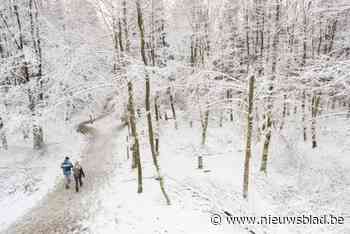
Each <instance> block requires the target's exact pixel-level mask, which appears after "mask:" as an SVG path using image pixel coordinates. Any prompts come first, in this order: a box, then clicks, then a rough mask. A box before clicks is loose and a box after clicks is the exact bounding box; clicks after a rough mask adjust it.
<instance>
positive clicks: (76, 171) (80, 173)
mask: <svg viewBox="0 0 350 234" xmlns="http://www.w3.org/2000/svg"><path fill="white" fill-rule="evenodd" d="M73 175H74V181H75V191H76V192H79V187H82V186H83V180H82V178H83V177H84V178H85V173H84V170H83V168H82V167H81V165H80V163H79V161H76V162H75V164H74V168H73Z"/></svg>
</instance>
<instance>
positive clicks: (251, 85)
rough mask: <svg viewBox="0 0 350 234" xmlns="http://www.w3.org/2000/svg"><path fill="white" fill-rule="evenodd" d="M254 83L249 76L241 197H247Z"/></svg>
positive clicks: (252, 77)
mask: <svg viewBox="0 0 350 234" xmlns="http://www.w3.org/2000/svg"><path fill="white" fill-rule="evenodd" d="M254 83H255V77H254V76H251V77H249V93H248V114H247V131H246V132H247V133H246V147H245V161H244V177H243V198H246V199H247V198H248V187H249V174H250V172H249V171H250V158H251V154H252V153H251V144H252V130H253V105H254Z"/></svg>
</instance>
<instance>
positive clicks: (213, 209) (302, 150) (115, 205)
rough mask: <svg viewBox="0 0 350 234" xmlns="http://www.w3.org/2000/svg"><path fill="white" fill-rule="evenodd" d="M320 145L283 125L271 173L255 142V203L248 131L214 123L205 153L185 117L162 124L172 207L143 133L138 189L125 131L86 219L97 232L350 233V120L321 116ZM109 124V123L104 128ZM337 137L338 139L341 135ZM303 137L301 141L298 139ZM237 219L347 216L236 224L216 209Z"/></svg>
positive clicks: (277, 136)
mask: <svg viewBox="0 0 350 234" xmlns="http://www.w3.org/2000/svg"><path fill="white" fill-rule="evenodd" d="M320 123H321V124H320V125H321V126H322V127H320V128H319V138H320V140H319V147H318V148H317V149H312V148H311V144H310V142H308V143H307V144H305V143H304V142H303V141H302V139H301V137H300V136H299V135H300V133H301V131H300V129H298V128H295V127H294V126H288V125H287V126H285V129H284V130H283V131H281V132H280V133H278V134H277V133H276V134H275V135H274V137H273V141H272V149H271V157H270V161H269V164H268V174H267V175H263V174H261V173H260V171H259V166H260V156H261V148H262V143H261V142H255V144H254V146H253V157H252V175H251V180H250V182H251V184H250V193H249V200H248V201H246V200H243V199H242V196H241V194H242V193H241V191H242V178H243V162H244V153H243V152H244V151H243V149H244V138H243V137H242V136H243V130H242V128H241V127H237V126H236V125H235V124H234V123H230V122H226V123H225V124H224V126H223V127H222V128H220V127H219V126H218V124H217V123H216V122H213V121H212V122H211V123H210V124H211V125H210V127H209V132H208V141H207V143H208V144H207V147H206V148H205V149H204V150H199V142H200V133H201V131H200V126H199V124H195V125H194V127H193V128H190V127H189V124H188V122H185V121H181V122H180V124H179V129H178V130H175V129H174V127H173V126H174V125H173V123H172V122H171V121H169V122H165V121H164V122H162V126H161V138H160V141H161V143H160V165H161V168H162V171H163V174H164V177H165V185H166V189H167V191H168V193H169V196H170V198H171V201H172V205H171V206H170V207H168V206H166V205H165V201H164V199H163V197H162V195H161V193H160V189H159V184H158V181H157V180H155V170H154V167H153V164H152V159H151V155H150V152H149V147H148V142H147V141H146V140H145V139H147V138H146V137H145V132H146V131H145V129H142V130H141V133H140V135H141V139H142V142H141V143H142V163H143V170H144V172H143V176H144V180H143V183H144V192H143V193H142V194H137V193H136V189H137V184H136V183H137V181H136V171H135V172H132V171H131V169H130V166H131V165H130V160H128V159H127V154H126V145H125V136H126V131H125V132H124V133H123V134H121V135H120V137H119V138H118V139H116V142H115V146H114V148H115V149H114V152H115V157H116V161H117V164H118V165H117V169H116V171H115V172H114V176H113V178H112V179H111V180H110V181H109V183H108V184H106V186H104V188H103V189H102V190H101V191H100V194H99V199H98V202H97V203H96V205H95V207H92V208H91V210H92V211H91V212H92V213H94V216H93V218H91V219H90V220H87V223H88V226H89V228H90V230H91V232H92V233H96V234H98V233H131V234H134V233H135V234H136V233H140V234H141V233H152V234H153V233H172V234H173V233H174V234H177V233H188V234H194V233H201V234H203V233H255V234H260V233H261V234H263V233H269V234H274V233H276V234H277V233H278V234H280V233H283V234H288V233H298V234H306V233H309V234H316V233H317V234H318V233H327V234H328V233H334V234H340V233H348V232H349V231H350V230H349V226H350V225H349V220H350V217H349V214H348V213H346V212H347V211H348V210H350V199H349V197H350V190H349V185H350V177H349V176H348V175H347V174H346V171H348V170H349V169H350V166H349V165H350V164H349V157H348V155H349V148H347V147H346V145H345V144H344V142H345V140H344V137H345V136H346V134H347V132H346V131H345V130H344V128H343V127H342V126H343V125H344V124H346V122H344V120H339V121H334V120H322V121H321V122H320ZM105 127H108V126H105ZM335 136H336V137H335ZM295 142H297V143H295ZM198 153H205V157H204V170H198V169H196V166H197V158H196V157H197V155H198ZM225 212H226V213H230V214H232V215H233V216H244V215H247V216H257V217H259V216H268V215H271V216H298V215H314V216H316V215H323V214H333V215H336V216H344V217H345V224H343V225H287V224H286V225H257V224H255V225H247V224H244V225H243V224H241V225H238V224H236V225H232V224H231V225H230V224H227V223H224V222H223V224H222V225H218V226H214V225H212V224H211V223H210V217H211V215H212V214H214V213H216V214H221V215H222V216H223V217H224V214H225Z"/></svg>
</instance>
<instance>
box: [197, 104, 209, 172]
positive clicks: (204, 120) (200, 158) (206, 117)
mask: <svg viewBox="0 0 350 234" xmlns="http://www.w3.org/2000/svg"><path fill="white" fill-rule="evenodd" d="M208 123H209V110H206V111H205V112H204V116H203V117H202V118H201V124H202V142H201V147H202V148H204V146H205V144H206V140H207V130H208ZM198 169H203V155H199V156H198Z"/></svg>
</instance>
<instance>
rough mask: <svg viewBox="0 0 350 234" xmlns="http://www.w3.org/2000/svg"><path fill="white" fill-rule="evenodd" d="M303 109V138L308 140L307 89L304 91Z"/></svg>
mask: <svg viewBox="0 0 350 234" xmlns="http://www.w3.org/2000/svg"><path fill="white" fill-rule="evenodd" d="M301 110H302V117H301V122H302V124H303V139H304V141H307V133H306V130H307V129H306V91H305V90H304V91H303V96H302V101H301Z"/></svg>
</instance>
